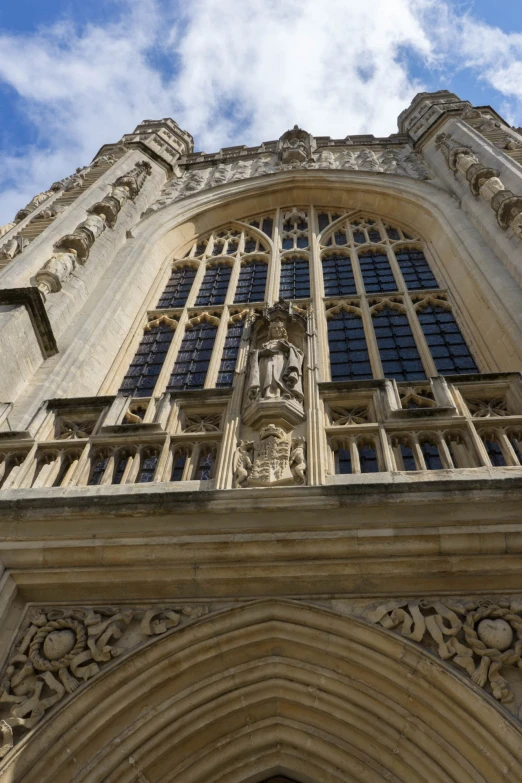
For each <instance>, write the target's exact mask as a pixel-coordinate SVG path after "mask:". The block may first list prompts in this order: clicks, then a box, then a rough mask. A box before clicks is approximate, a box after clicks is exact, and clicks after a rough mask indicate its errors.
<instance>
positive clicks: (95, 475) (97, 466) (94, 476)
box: [88, 457, 109, 487]
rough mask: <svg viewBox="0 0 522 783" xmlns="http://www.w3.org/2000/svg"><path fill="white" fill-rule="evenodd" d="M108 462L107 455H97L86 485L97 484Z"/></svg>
mask: <svg viewBox="0 0 522 783" xmlns="http://www.w3.org/2000/svg"><path fill="white" fill-rule="evenodd" d="M108 462H109V458H108V457H97V458H96V460H95V462H94V465H93V468H92V473H91V475H90V477H89V481H88V485H89V486H90V487H92V486H96V485H97V484H99V483H100V482H101V480H102V478H103V474H104V473H105V468H106V467H107V463H108Z"/></svg>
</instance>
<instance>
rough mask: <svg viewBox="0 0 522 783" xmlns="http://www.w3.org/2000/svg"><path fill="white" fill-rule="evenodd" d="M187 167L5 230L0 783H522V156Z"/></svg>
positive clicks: (411, 152)
mask: <svg viewBox="0 0 522 783" xmlns="http://www.w3.org/2000/svg"><path fill="white" fill-rule="evenodd" d="M520 130H521V129H515V128H511V127H509V126H508V125H507V124H506V123H505V122H504V120H503V119H502V118H501V117H500V116H499V115H498V114H497V113H496V112H495V111H494V110H493V109H491V108H490V107H474V106H472V105H471V104H470V103H469V102H468V101H462V100H460V99H459V98H458V97H457V96H456V95H453V94H452V93H449V92H447V91H441V92H437V93H429V94H420V95H418V96H417V97H416V98H415V99H414V100H413V102H412V104H411V106H410V107H409V108H408V109H406V110H405V111H404V112H403V113H402V114H401V116H400V117H399V132H398V133H396V134H392V135H391V136H390V137H388V138H375V137H374V136H369V135H368V136H346V138H344V139H331V138H329V137H314V136H312V135H311V134H310V133H308V132H307V131H305V130H303V129H300V128H298V127H297V126H296V127H294V128H292V129H290V130H288V131H287V132H285V133H283V134H282V135H281V137H280V138H279V139H278V140H275V141H268V142H264V143H263V144H260V145H259V146H258V147H245V146H237V147H231V148H227V149H222V150H221V151H219V152H217V153H212V154H206V153H200V152H195V151H194V148H193V140H192V137H191V136H190V134H188V133H187V132H186V131H183V130H181V129H180V128H179V126H178V125H177V124H176V123H175V122H174V121H173V120H171V119H163V120H159V121H145V122H143V123H141V124H140V125H139V126H138V127H137V128H136V130H135V131H134V133H132V134H127V135H125V136H124V137H123V138H122V139H121V141H119V142H118V143H115V144H108V145H105V146H104V147H103V148H102V149H101V150H100V151H99V153H98V154H97V155H96V157H95V158H94V160H93V161H92V163H90V164H89V165H88V166H85V167H84V168H81V169H78V170H77V171H76V172H75V173H74V174H72V175H71V176H70V177H67V178H65V179H64V180H62V181H61V182H57V183H54V184H53V185H51V187H50V188H49V190H47V191H45V192H44V193H41V194H38V195H37V196H35V198H33V199H32V200H31V202H30V203H29V204H28V205H27V207H26V208H24V209H22V210H20V211H19V212H18V213H17V214H16V215H14V216H13V220H12V222H10V223H8V224H7V225H6V226H3V227H2V228H0V354H1V362H2V364H1V367H2V372H1V373H0V392H1V393H0V618H1V623H0V783H4V781H5V783H51V782H52V783H72V782H73V781H74V783H80V782H84V783H87V782H89V783H102V781H103V783H167V781H176V783H225V781H226V783H269V782H270V783H289V781H295V782H297V783H334V782H337V781H339V783H341V781H342V783H346V781H350V783H351V782H352V781H353V782H354V783H355V782H357V783H380V782H381V781H382V783H384V781H387V782H389V783H426V781H429V782H430V783H451V782H452V783H501V782H503V783H505V782H506V781H508V780H509V781H519V780H522V519H521V509H522V375H521V371H522V261H521V258H522V253H521V251H522V165H521V164H522V135H521V133H520Z"/></svg>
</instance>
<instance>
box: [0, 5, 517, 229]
mask: <svg viewBox="0 0 522 783" xmlns="http://www.w3.org/2000/svg"><path fill="white" fill-rule="evenodd" d="M118 10H119V11H121V12H122V13H121V16H120V17H118V18H115V21H113V22H112V23H110V24H107V23H106V24H105V25H104V26H103V27H102V26H101V25H95V24H92V25H89V26H87V27H85V28H83V29H77V28H75V27H74V25H73V24H72V23H65V22H58V23H57V24H56V25H54V26H53V27H50V28H47V29H40V30H39V31H38V32H37V33H36V34H34V35H32V36H21V35H17V36H15V35H9V34H8V33H4V34H3V35H0V51H1V52H2V58H1V59H0V84H1V83H2V82H3V83H4V84H5V85H8V87H9V88H10V89H11V90H14V91H15V93H16V94H17V96H18V110H19V111H21V112H22V113H23V114H24V115H25V117H26V120H27V121H29V122H30V123H31V124H32V126H33V127H34V129H35V130H36V132H37V136H38V141H37V143H36V144H34V146H32V147H30V148H29V149H27V148H23V149H21V150H18V151H17V150H14V151H11V152H10V154H7V155H3V156H0V178H1V179H2V180H3V183H4V187H3V192H2V193H1V195H0V224H1V223H2V222H4V221H7V220H9V219H11V218H12V216H13V214H14V213H15V212H16V211H17V209H18V208H20V207H22V206H24V204H25V203H26V202H27V201H29V199H30V198H31V197H32V196H33V195H34V194H35V193H36V192H37V191H38V190H43V189H45V188H47V187H48V186H49V185H50V184H51V183H52V182H53V181H54V180H56V179H58V178H60V177H62V176H64V175H66V174H68V173H70V172H71V171H73V170H74V168H75V167H76V166H77V165H81V164H84V163H86V162H88V160H90V159H91V158H92V156H93V155H94V154H95V152H96V151H97V149H98V148H99V147H100V146H101V145H102V144H104V143H107V142H110V141H117V140H118V139H119V138H120V137H121V136H122V134H123V133H126V132H129V131H131V130H132V129H133V128H134V126H135V125H136V124H137V123H138V122H140V121H141V120H142V119H146V118H154V117H163V116H172V117H174V118H175V119H176V120H177V121H178V122H179V123H180V125H181V126H182V127H184V128H186V129H187V130H189V131H190V132H191V133H192V134H193V135H194V136H195V137H196V144H197V147H198V148H199V149H205V150H206V151H212V150H215V149H219V147H221V146H226V145H231V144H237V143H245V144H255V143H259V142H261V141H263V140H269V139H275V138H277V137H278V136H279V135H280V134H281V133H282V132H284V131H285V130H286V129H287V128H288V127H290V126H291V125H293V124H294V123H298V124H300V125H301V126H303V127H305V128H306V129H307V130H310V131H311V132H312V133H314V134H316V135H331V136H333V137H343V136H345V135H347V134H356V133H374V134H375V135H388V134H389V133H392V132H394V131H395V130H396V121H397V116H398V114H399V113H400V112H401V111H402V110H403V109H404V108H405V107H406V106H407V105H408V104H409V102H410V100H411V98H412V97H413V95H414V94H415V93H416V92H417V91H418V90H419V89H421V88H422V85H421V84H420V83H418V82H417V81H416V80H415V78H414V77H413V76H412V74H411V68H410V67H409V65H408V59H407V55H408V54H414V55H415V56H416V57H419V58H422V59H423V61H424V62H425V63H426V64H428V65H430V64H431V65H432V66H433V67H435V68H444V66H445V65H446V64H448V63H451V64H452V65H454V64H455V63H456V64H457V65H458V66H459V67H469V68H472V69H474V70H475V71H476V72H477V73H478V74H479V76H480V77H481V78H483V79H485V80H487V81H488V82H489V83H490V84H491V85H493V86H494V87H495V88H496V89H498V90H500V91H501V92H502V93H503V94H504V95H505V96H506V99H507V100H511V99H512V98H515V99H522V87H521V84H522V80H521V79H520V70H521V68H522V65H521V63H522V40H521V39H522V36H517V35H512V36H507V35H506V34H505V33H502V31H500V30H497V29H496V28H492V27H488V26H486V25H482V24H480V23H478V22H476V21H475V20H474V19H473V18H472V17H470V16H460V17H459V16H456V15H455V13H453V12H452V10H451V7H450V6H449V5H448V4H447V2H445V0H365V2H364V3H361V2H360V0H321V2H320V3H318V2H317V1H316V0H257V2H256V3H253V2H246V1H245V0H191V2H190V3H183V4H182V3H181V2H179V1H178V2H177V1H176V0H121V2H119V3H117V4H116V5H115V11H118ZM455 52H459V55H458V58H457V57H456V56H455ZM510 105H511V104H510Z"/></svg>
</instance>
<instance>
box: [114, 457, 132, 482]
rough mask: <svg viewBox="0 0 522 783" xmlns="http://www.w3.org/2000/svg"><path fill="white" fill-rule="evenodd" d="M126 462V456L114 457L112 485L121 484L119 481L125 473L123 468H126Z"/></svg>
mask: <svg viewBox="0 0 522 783" xmlns="http://www.w3.org/2000/svg"><path fill="white" fill-rule="evenodd" d="M128 461H129V457H128V456H123V457H116V469H115V471H114V475H113V477H112V483H113V484H121V480H122V478H123V474H124V473H125V468H126V467H127V462H128Z"/></svg>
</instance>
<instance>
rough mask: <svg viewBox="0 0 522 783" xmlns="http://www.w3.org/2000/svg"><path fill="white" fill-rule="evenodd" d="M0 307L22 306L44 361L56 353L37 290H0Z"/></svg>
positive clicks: (32, 288)
mask: <svg viewBox="0 0 522 783" xmlns="http://www.w3.org/2000/svg"><path fill="white" fill-rule="evenodd" d="M0 305H24V306H25V307H26V308H27V312H28V313H29V317H30V319H31V324H32V326H33V329H34V331H35V334H36V338H37V340H38V344H39V346H40V350H41V351H42V355H43V357H44V359H49V357H51V356H54V355H55V354H57V353H58V346H57V344H56V339H55V337H54V333H53V330H52V326H51V322H50V321H49V317H48V315H47V312H46V310H45V307H44V303H43V300H42V297H41V295H40V292H39V290H38V289H37V288H34V287H33V286H29V287H28V288H3V289H0Z"/></svg>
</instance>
